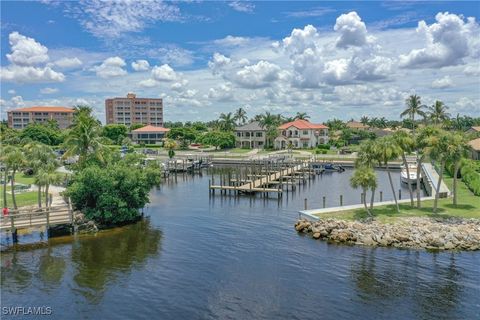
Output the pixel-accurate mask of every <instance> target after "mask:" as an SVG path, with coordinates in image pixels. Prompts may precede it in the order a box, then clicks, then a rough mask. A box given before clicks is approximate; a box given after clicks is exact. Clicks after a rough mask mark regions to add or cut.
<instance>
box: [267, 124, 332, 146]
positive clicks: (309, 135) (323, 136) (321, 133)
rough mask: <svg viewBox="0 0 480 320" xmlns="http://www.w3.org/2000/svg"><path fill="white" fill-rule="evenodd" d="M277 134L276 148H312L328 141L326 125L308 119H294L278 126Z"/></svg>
mask: <svg viewBox="0 0 480 320" xmlns="http://www.w3.org/2000/svg"><path fill="white" fill-rule="evenodd" d="M278 131H279V135H278V137H277V138H275V148H276V149H286V148H288V147H289V146H291V147H292V148H313V147H316V146H318V145H319V144H325V143H328V127H327V126H325V125H323V124H315V123H311V122H309V121H308V120H301V119H299V120H295V121H292V122H287V123H284V124H282V125H281V126H280V127H278Z"/></svg>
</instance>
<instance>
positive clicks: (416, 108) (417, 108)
mask: <svg viewBox="0 0 480 320" xmlns="http://www.w3.org/2000/svg"><path fill="white" fill-rule="evenodd" d="M405 104H406V109H405V110H403V112H402V113H401V114H400V116H401V117H402V118H403V117H405V116H408V117H409V119H410V121H412V132H413V135H414V136H415V116H416V115H419V116H422V117H425V115H426V113H425V111H423V110H424V109H425V106H424V105H423V104H422V101H421V100H420V96H417V95H416V94H413V95H411V96H409V97H408V98H407V100H405Z"/></svg>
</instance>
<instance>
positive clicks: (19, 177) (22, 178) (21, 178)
mask: <svg viewBox="0 0 480 320" xmlns="http://www.w3.org/2000/svg"><path fill="white" fill-rule="evenodd" d="M33 181H34V178H33V177H32V176H26V175H24V174H23V173H17V174H16V175H15V182H18V183H23V184H33Z"/></svg>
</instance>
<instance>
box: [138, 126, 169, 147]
mask: <svg viewBox="0 0 480 320" xmlns="http://www.w3.org/2000/svg"><path fill="white" fill-rule="evenodd" d="M168 131H170V129H167V128H163V127H155V126H151V125H148V126H145V127H141V128H138V129H135V130H132V132H131V133H130V139H132V142H133V143H136V144H141V143H144V144H163V139H164V138H165V135H166V134H167V132H168Z"/></svg>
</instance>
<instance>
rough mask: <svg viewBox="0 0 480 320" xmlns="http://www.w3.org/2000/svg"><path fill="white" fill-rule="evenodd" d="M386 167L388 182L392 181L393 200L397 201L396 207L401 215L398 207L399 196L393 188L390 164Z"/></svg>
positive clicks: (391, 182)
mask: <svg viewBox="0 0 480 320" xmlns="http://www.w3.org/2000/svg"><path fill="white" fill-rule="evenodd" d="M386 166H387V174H388V181H390V187H391V188H392V194H393V200H395V206H396V207H397V212H398V213H400V208H399V207H398V202H397V195H396V194H395V188H394V187H393V180H392V175H391V174H390V170H389V169H388V162H387V164H386Z"/></svg>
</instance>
